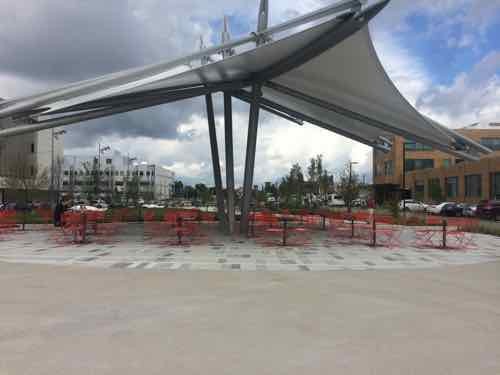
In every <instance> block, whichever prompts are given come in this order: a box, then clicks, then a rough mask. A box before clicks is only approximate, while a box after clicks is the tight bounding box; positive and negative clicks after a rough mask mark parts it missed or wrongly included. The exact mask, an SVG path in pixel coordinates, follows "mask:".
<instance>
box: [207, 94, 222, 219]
mask: <svg viewBox="0 0 500 375" xmlns="http://www.w3.org/2000/svg"><path fill="white" fill-rule="evenodd" d="M205 101H206V103H207V118H208V133H209V135H210V149H211V150H212V165H213V169H214V180H215V194H216V197H217V216H218V217H219V222H220V223H221V226H222V227H225V224H226V215H225V211H224V194H223V192H222V177H221V173H220V162H219V148H218V147H217V133H216V130H215V116H214V104H213V101H212V95H211V94H207V95H205Z"/></svg>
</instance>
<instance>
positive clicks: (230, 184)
mask: <svg viewBox="0 0 500 375" xmlns="http://www.w3.org/2000/svg"><path fill="white" fill-rule="evenodd" d="M224 126H225V143H226V147H225V150H226V191H227V222H228V230H229V234H231V235H233V234H234V223H235V215H234V158H233V105H232V97H231V94H229V93H227V92H225V93H224Z"/></svg>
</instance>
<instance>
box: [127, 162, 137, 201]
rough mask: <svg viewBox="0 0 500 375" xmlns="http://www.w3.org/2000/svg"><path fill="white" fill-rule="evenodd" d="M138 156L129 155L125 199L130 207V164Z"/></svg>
mask: <svg viewBox="0 0 500 375" xmlns="http://www.w3.org/2000/svg"><path fill="white" fill-rule="evenodd" d="M136 160H137V158H135V157H134V158H131V157H130V156H128V155H127V176H126V178H127V183H126V184H125V201H126V204H127V207H128V198H129V192H130V190H129V183H130V164H131V163H132V162H133V161H136Z"/></svg>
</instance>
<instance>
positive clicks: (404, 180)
mask: <svg viewBox="0 0 500 375" xmlns="http://www.w3.org/2000/svg"><path fill="white" fill-rule="evenodd" d="M402 182H403V190H402V191H401V194H402V198H403V213H405V212H406V194H405V193H406V140H403V181H402Z"/></svg>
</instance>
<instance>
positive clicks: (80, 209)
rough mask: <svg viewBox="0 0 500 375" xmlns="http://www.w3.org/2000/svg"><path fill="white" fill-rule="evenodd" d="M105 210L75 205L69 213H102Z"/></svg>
mask: <svg viewBox="0 0 500 375" xmlns="http://www.w3.org/2000/svg"><path fill="white" fill-rule="evenodd" d="M106 210H107V208H98V207H94V206H87V205H76V206H73V207H71V208H70V209H69V211H76V212H78V211H100V212H104V211H106Z"/></svg>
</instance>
